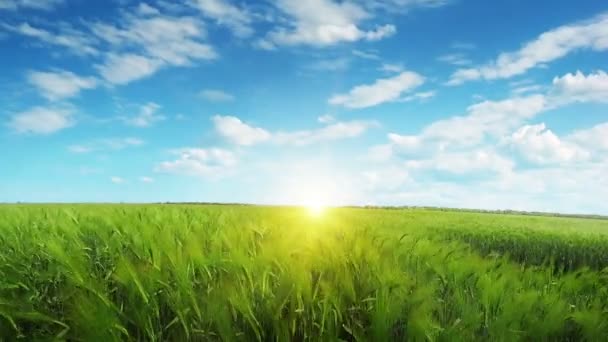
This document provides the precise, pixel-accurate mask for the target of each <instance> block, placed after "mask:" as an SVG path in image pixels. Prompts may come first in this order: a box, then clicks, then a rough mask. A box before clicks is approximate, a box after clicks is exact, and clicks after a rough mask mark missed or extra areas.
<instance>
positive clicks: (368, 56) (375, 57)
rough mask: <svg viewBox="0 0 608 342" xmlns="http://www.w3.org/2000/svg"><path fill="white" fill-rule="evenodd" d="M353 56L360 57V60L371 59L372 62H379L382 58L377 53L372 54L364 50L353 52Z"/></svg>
mask: <svg viewBox="0 0 608 342" xmlns="http://www.w3.org/2000/svg"><path fill="white" fill-rule="evenodd" d="M352 53H353V55H355V56H357V57H359V58H363V59H371V60H379V59H380V56H379V55H378V54H377V53H376V52H370V51H362V50H356V49H355V50H353V51H352Z"/></svg>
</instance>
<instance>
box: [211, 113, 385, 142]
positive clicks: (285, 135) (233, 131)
mask: <svg viewBox="0 0 608 342" xmlns="http://www.w3.org/2000/svg"><path fill="white" fill-rule="evenodd" d="M212 120H213V123H214V125H215V130H216V131H217V132H218V133H219V134H220V135H221V136H223V137H224V138H225V139H227V140H228V141H230V142H231V143H233V144H236V145H241V146H251V145H255V144H259V143H262V142H273V143H275V144H280V145H296V146H303V145H309V144H314V143H318V142H324V141H333V140H339V139H346V138H353V137H357V136H359V135H361V134H363V133H364V132H365V131H367V130H368V129H369V128H371V127H374V126H377V123H376V122H373V121H348V122H333V123H329V122H328V123H327V125H326V126H324V127H321V128H318V129H312V130H299V131H288V132H285V131H277V132H269V131H268V130H266V129H263V128H260V127H254V126H251V125H249V124H247V123H244V122H243V121H241V120H240V119H239V118H236V117H234V116H220V115H216V116H214V117H213V119H212Z"/></svg>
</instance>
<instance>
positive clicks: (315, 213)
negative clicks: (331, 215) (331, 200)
mask: <svg viewBox="0 0 608 342" xmlns="http://www.w3.org/2000/svg"><path fill="white" fill-rule="evenodd" d="M325 209H326V208H325V206H324V205H322V204H309V205H307V206H306V210H307V211H308V214H309V215H310V216H312V217H315V218H317V217H321V216H323V214H324V213H325Z"/></svg>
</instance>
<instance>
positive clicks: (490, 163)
mask: <svg viewBox="0 0 608 342" xmlns="http://www.w3.org/2000/svg"><path fill="white" fill-rule="evenodd" d="M414 165H415V168H417V169H423V170H424V169H429V168H431V169H435V170H439V171H444V172H449V173H452V174H457V175H463V174H468V173H476V172H485V171H492V172H495V173H508V172H510V171H511V170H512V169H513V167H514V166H515V163H514V162H513V161H512V160H510V159H508V158H505V157H503V156H501V155H500V154H498V153H497V152H496V151H494V150H492V149H479V150H472V151H466V152H446V153H439V154H438V155H435V156H433V157H432V158H431V159H428V160H423V161H419V162H418V163H416V164H414Z"/></svg>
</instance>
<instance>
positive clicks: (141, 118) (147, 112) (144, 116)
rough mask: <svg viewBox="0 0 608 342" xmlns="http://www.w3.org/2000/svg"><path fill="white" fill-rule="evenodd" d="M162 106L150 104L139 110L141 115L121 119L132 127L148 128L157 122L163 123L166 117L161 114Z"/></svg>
mask: <svg viewBox="0 0 608 342" xmlns="http://www.w3.org/2000/svg"><path fill="white" fill-rule="evenodd" d="M160 108H161V107H160V105H158V104H156V103H154V102H148V103H146V104H145V105H143V106H141V107H140V108H139V113H138V114H137V115H135V116H129V117H121V119H122V120H123V121H124V122H125V123H126V124H127V125H130V126H135V127H148V126H152V125H153V124H155V123H156V122H159V121H163V120H165V119H166V117H165V116H164V115H162V114H159V113H158V111H159V109H160Z"/></svg>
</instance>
